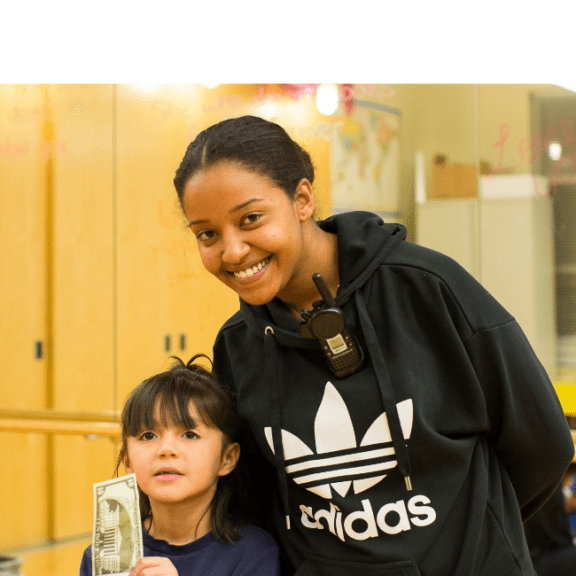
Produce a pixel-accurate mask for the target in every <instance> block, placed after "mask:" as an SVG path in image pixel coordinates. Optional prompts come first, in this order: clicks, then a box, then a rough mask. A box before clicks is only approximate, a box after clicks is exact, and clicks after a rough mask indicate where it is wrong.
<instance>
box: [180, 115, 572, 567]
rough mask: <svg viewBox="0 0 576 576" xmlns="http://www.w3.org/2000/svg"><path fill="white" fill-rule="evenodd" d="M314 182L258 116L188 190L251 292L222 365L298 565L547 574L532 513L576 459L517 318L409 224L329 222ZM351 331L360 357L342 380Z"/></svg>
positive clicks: (213, 261) (355, 215)
mask: <svg viewBox="0 0 576 576" xmlns="http://www.w3.org/2000/svg"><path fill="white" fill-rule="evenodd" d="M313 182H314V169H313V166H312V163H311V161H310V157H309V156H308V154H307V153H306V152H305V151H304V150H303V149H302V148H301V147H300V146H299V145H298V144H297V143H295V142H294V141H293V140H292V139H291V138H290V137H289V136H288V134H287V133H286V132H285V131H284V130H283V129H282V128H281V127H280V126H278V125H277V124H274V123H272V122H267V121H266V120H263V119H261V118H256V117H251V116H245V117H242V118H235V119H230V120H225V121H223V122H220V123H218V124H216V125H214V126H211V127H210V128H208V129H206V130H205V131H203V132H202V133H200V134H199V135H198V136H197V137H196V139H195V140H194V141H193V142H191V143H190V145H189V146H188V149H187V150H186V154H185V156H184V158H183V160H182V163H181V165H180V167H179V168H178V170H177V172H176V177H175V180H174V183H175V186H176V189H177V192H178V195H179V198H180V202H181V205H182V208H183V211H184V214H185V217H186V219H187V221H188V223H189V226H190V229H191V230H192V232H193V233H194V235H195V236H196V238H197V242H198V247H199V251H200V257H201V259H202V262H203V264H204V266H205V267H206V269H207V270H208V271H209V272H211V273H212V274H214V276H216V278H218V279H219V280H221V281H222V282H223V283H224V284H226V285H227V286H228V287H229V288H230V289H232V290H234V291H235V292H236V293H237V294H238V295H239V296H240V311H239V312H238V313H237V314H236V315H234V316H233V317H232V318H231V319H230V320H229V321H228V322H226V323H225V324H224V326H223V327H222V328H221V330H220V332H219V334H218V337H217V340H216V343H215V346H214V369H215V371H216V373H217V374H218V376H219V378H220V380H221V381H222V382H223V383H226V385H229V386H231V387H232V388H233V390H234V391H235V393H236V397H237V403H238V406H239V410H240V412H241V413H242V414H244V416H245V417H246V418H247V419H248V421H249V422H250V427H251V430H252V432H253V435H254V438H255V440H256V442H257V444H258V446H259V448H260V450H261V452H262V454H263V456H264V457H265V458H266V459H267V460H268V461H269V462H270V464H271V465H273V466H274V467H275V470H276V477H277V480H275V483H276V490H275V500H274V509H273V517H274V524H275V527H276V530H277V531H278V535H279V537H280V538H281V540H282V543H283V547H284V550H285V552H286V554H287V556H288V558H289V560H290V566H289V568H288V569H287V571H286V574H294V573H297V574H298V576H304V575H306V576H328V575H329V576H344V575H349V576H352V575H354V576H360V575H362V576H364V575H366V574H381V573H382V574H384V573H385V574H386V575H388V576H400V575H402V576H417V575H422V576H431V575H443V576H444V575H450V576H519V575H524V576H527V575H531V576H533V574H534V572H533V568H532V566H531V563H530V557H529V555H528V551H527V548H526V543H525V540H524V534H523V530H522V518H527V517H529V516H530V515H531V514H532V513H533V512H534V511H535V510H537V509H538V508H539V507H540V506H541V504H542V503H543V502H544V501H545V500H546V499H547V498H548V497H549V496H550V494H551V493H552V492H553V491H554V488H555V487H556V485H557V484H558V483H559V481H560V479H561V477H562V474H563V472H564V470H565V468H566V467H567V465H568V463H569V462H570V460H571V458H572V455H573V453H574V447H573V444H572V438H571V435H570V431H569V429H568V426H567V423H566V419H565V418H564V415H563V413H562V409H561V406H560V404H559V402H558V399H557V397H556V394H555V392H554V389H553V386H552V385H551V383H550V381H549V379H548V377H547V375H546V373H545V371H544V369H543V368H542V366H541V364H540V362H539V361H538V360H537V358H536V356H535V355H534V352H533V351H532V349H531V347H530V345H529V344H528V342H527V340H526V338H525V336H524V334H523V333H522V331H521V330H520V328H519V327H518V325H517V323H516V322H515V320H514V318H512V317H511V316H510V314H508V312H506V310H504V309H503V308H502V307H501V306H500V305H499V304H498V303H497V302H496V301H495V300H494V298H492V297H491V296H490V295H489V294H488V293H487V292H486V290H484V289H483V288H482V286H480V285H479V284H478V282H476V281H475V280H474V279H473V278H472V277H471V276H470V275H469V274H467V273H466V272H465V271H464V270H463V269H462V268H461V267H460V266H459V265H458V264H456V263H455V262H454V261H452V260H451V259H449V258H447V257H446V256H443V255H441V254H438V253H437V252H434V251H431V250H428V249H425V248H423V247H420V246H415V245H413V244H410V243H408V242H406V241H405V238H406V230H405V228H404V227H403V226H400V225H398V224H385V223H384V222H383V221H382V220H381V219H380V218H379V217H377V216H376V215H374V214H369V213H365V212H352V213H347V214H342V215H338V216H333V217H331V218H328V219H327V220H325V221H322V222H315V221H314V220H313V218H312V214H313V210H314V195H313V189H312V186H313ZM361 193H362V191H361V190H358V194H361ZM315 273H320V274H321V275H322V276H323V278H324V280H325V281H326V284H327V287H328V290H329V291H330V293H331V295H332V296H334V297H335V304H336V306H337V307H339V308H340V309H341V310H342V315H341V316H339V315H338V314H337V313H334V314H332V315H331V316H330V315H328V316H327V315H324V317H322V318H319V319H318V321H317V322H316V324H315V330H316V332H317V334H316V335H317V336H321V337H323V338H324V340H325V341H324V342H322V343H320V341H319V340H318V339H317V338H316V337H314V335H313V334H312V333H311V331H312V321H310V322H309V323H308V324H306V325H305V326H304V327H303V328H302V331H301V323H302V322H303V320H305V319H306V320H308V319H309V315H308V314H307V313H303V314H301V311H302V310H303V309H305V308H307V309H309V310H311V309H312V306H313V302H314V301H316V300H318V299H319V297H320V296H319V293H318V290H317V288H316V285H315V284H314V282H313V279H312V276H313V274H315ZM335 326H336V327H337V332H339V333H340V335H341V336H338V334H336V335H335V336H334V334H333V331H334V330H333V329H334V327H335ZM323 334H324V335H325V336H322V335H323ZM327 336H334V339H333V340H329V341H326V340H327ZM346 336H349V338H352V339H355V340H356V343H357V348H358V350H359V352H358V354H359V357H360V359H361V362H360V363H358V362H356V361H352V362H351V363H350V364H351V365H352V369H353V373H351V374H348V375H344V376H342V374H341V373H340V374H337V373H335V371H336V372H339V368H338V366H336V367H331V363H334V356H336V358H337V360H338V361H339V360H341V361H342V362H343V363H344V364H348V362H347V358H352V360H354V358H353V356H346V354H347V350H348V348H347V344H346ZM348 341H352V340H350V339H349V340H348ZM330 348H332V350H331V349H330ZM265 474H266V470H265V469H264V468H263V467H262V465H259V467H258V468H256V467H255V465H254V467H253V476H254V479H255V481H258V480H259V479H263V478H265ZM263 493H264V492H263V491H262V494H263Z"/></svg>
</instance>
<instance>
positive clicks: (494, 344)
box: [465, 320, 574, 520]
mask: <svg viewBox="0 0 576 576" xmlns="http://www.w3.org/2000/svg"><path fill="white" fill-rule="evenodd" d="M465 345H466V348H467V350H468V353H469V355H470V358H471V360H472V363H473V364H474V366H475V370H476V373H477V374H478V378H479V380H480V383H481V385H482V387H483V390H484V395H485V398H486V405H487V410H488V417H489V421H490V430H489V432H488V436H489V440H490V441H491V444H492V446H493V447H494V449H495V451H496V453H497V456H498V458H499V460H500V462H501V463H502V465H503V466H504V468H505V470H506V472H507V474H508V476H509V477H510V479H511V481H512V484H513V486H514V489H515V491H516V495H517V497H518V502H519V504H520V509H521V511H522V518H523V520H527V519H528V518H529V517H530V516H531V515H532V514H533V513H534V512H535V511H536V510H538V508H539V507H540V506H541V505H542V504H543V503H544V502H545V501H546V500H547V499H548V498H549V497H550V495H551V494H552V493H553V492H554V489H555V488H556V486H557V485H558V483H559V482H560V480H561V479H562V476H563V474H564V472H565V470H566V468H567V466H568V464H569V463H570V461H571V460H572V457H573V456H574V445H573V442H572V436H571V434H570V429H569V427H568V424H567V422H566V417H565V416H564V413H563V410H562V407H561V405H560V402H559V400H558V397H557V395H556V392H555V390H554V387H553V386H552V383H551V382H550V380H549V378H548V375H547V374H546V371H545V370H544V368H543V366H542V365H541V363H540V361H539V360H538V358H537V357H536V354H535V353H534V351H533V349H532V347H531V346H530V344H529V342H528V340H527V338H526V336H525V335H524V333H523V332H522V330H521V328H520V327H519V326H518V324H517V323H516V321H514V320H512V321H509V322H506V323H505V324H502V325H500V326H497V327H494V328H485V329H482V330H479V331H478V332H476V333H475V334H474V335H473V336H471V337H470V338H469V339H468V340H467V341H466V343H465Z"/></svg>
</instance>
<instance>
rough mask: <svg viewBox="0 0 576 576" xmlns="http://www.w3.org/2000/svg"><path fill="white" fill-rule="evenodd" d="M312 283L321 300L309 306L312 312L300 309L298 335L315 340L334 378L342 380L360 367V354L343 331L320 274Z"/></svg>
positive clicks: (358, 348) (330, 296)
mask: <svg viewBox="0 0 576 576" xmlns="http://www.w3.org/2000/svg"><path fill="white" fill-rule="evenodd" d="M312 280H313V281H314V284H316V288H318V292H320V296H322V300H316V302H314V303H313V304H312V307H313V310H312V312H310V310H307V309H304V310H302V312H301V315H302V318H304V322H302V323H301V324H300V334H301V335H302V336H304V337H305V338H312V337H313V338H316V339H318V341H319V342H320V344H321V346H322V351H323V352H324V355H325V356H326V360H328V365H329V366H330V370H332V372H334V374H335V375H336V376H337V377H338V378H344V377H345V376H349V375H350V374H354V372H358V371H359V370H361V369H362V368H364V354H363V352H362V349H361V348H360V346H359V345H358V342H356V339H355V338H354V336H353V335H352V334H351V333H350V332H349V331H348V328H346V322H345V320H344V313H343V312H342V310H340V308H338V307H337V306H336V302H335V301H334V298H333V297H332V294H331V293H330V290H329V289H328V286H327V285H326V282H325V281H324V278H322V275H321V274H318V273H317V274H314V275H313V276H312Z"/></svg>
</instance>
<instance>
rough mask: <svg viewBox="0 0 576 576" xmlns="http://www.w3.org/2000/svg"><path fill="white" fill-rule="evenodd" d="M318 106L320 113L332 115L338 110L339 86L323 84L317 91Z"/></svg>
mask: <svg viewBox="0 0 576 576" xmlns="http://www.w3.org/2000/svg"><path fill="white" fill-rule="evenodd" d="M316 108H318V112H320V114H324V115H325V116H332V114H334V112H336V110H338V86H336V84H321V85H320V86H318V90H317V91H316Z"/></svg>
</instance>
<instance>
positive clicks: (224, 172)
mask: <svg viewBox="0 0 576 576" xmlns="http://www.w3.org/2000/svg"><path fill="white" fill-rule="evenodd" d="M182 207H183V210H184V214H185V216H186V218H187V220H188V222H189V223H190V228H191V230H192V232H193V233H194V235H195V236H196V239H197V241H198V247H199V250H200V258H201V259H202V263H203V264H204V267H205V268H206V270H208V272H210V273H211V274H213V275H214V276H216V278H218V280H220V281H221V282H224V284H226V286H229V287H230V288H232V290H234V291H235V292H237V293H238V295H239V296H240V297H241V298H242V299H243V300H244V301H245V302H248V303H249V304H254V305H262V304H266V303H268V302H270V301H271V300H272V299H273V298H274V297H275V296H279V297H280V298H282V299H284V300H288V301H290V296H291V295H293V294H297V293H298V290H299V282H300V281H301V280H302V279H303V274H304V272H303V268H304V267H305V262H306V260H307V259H308V258H309V257H308V253H307V251H306V242H305V241H304V239H305V234H304V227H303V224H304V223H305V222H307V221H308V220H309V219H310V217H311V216H312V213H313V211H314V196H313V194H312V187H311V185H310V183H309V182H308V180H306V179H303V180H301V181H300V183H299V185H298V189H297V191H296V194H295V196H294V199H293V200H292V199H290V198H289V197H288V196H287V194H286V193H285V192H284V190H282V189H281V188H278V187H276V186H275V184H274V183H273V182H272V181H271V180H270V179H269V178H268V177H266V176H262V175H260V174H256V173H254V172H251V171H249V170H247V169H245V168H243V167H241V166H240V165H239V164H235V163H231V162H220V163H218V164H216V165H214V166H212V167H210V168H207V169H205V170H201V171H199V172H197V173H196V174H194V175H193V176H192V178H191V179H190V180H189V181H188V183H187V184H186V186H185V188H184V194H183V196H182ZM310 276H311V273H310Z"/></svg>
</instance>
